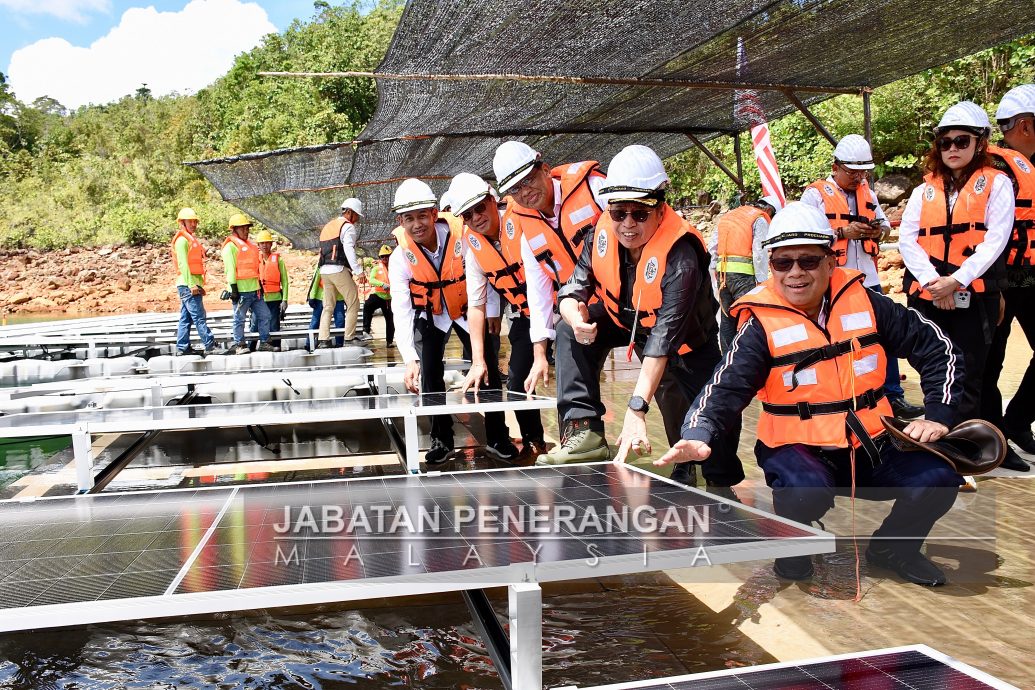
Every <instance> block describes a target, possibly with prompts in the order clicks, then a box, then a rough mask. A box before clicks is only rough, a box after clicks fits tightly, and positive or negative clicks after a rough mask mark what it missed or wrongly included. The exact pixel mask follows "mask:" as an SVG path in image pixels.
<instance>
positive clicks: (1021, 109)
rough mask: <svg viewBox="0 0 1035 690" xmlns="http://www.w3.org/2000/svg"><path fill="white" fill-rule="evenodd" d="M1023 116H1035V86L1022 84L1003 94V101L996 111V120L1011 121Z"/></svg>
mask: <svg viewBox="0 0 1035 690" xmlns="http://www.w3.org/2000/svg"><path fill="white" fill-rule="evenodd" d="M1023 114H1028V115H1032V114H1035V84H1021V85H1020V86H1015V87H1013V88H1012V89H1010V90H1009V91H1007V92H1006V93H1005V94H1003V100H1001V101H999V107H998V108H996V111H995V119H996V120H1000V121H1003V120H1009V119H1010V118H1012V117H1017V116H1018V115H1023Z"/></svg>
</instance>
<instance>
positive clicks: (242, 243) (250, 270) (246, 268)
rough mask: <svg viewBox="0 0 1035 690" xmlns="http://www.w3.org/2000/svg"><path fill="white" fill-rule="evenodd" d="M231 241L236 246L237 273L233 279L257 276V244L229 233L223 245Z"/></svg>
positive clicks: (246, 278)
mask: <svg viewBox="0 0 1035 690" xmlns="http://www.w3.org/2000/svg"><path fill="white" fill-rule="evenodd" d="M231 242H232V243H233V244H234V245H235V246H236V247H237V258H236V261H237V274H236V275H235V276H234V281H235V282H236V281H238V280H248V279H249V278H258V277H259V245H257V244H255V243H254V242H252V241H251V240H242V239H241V238H240V237H238V236H237V235H230V237H227V238H226V240H224V241H223V247H225V246H226V245H228V244H230V243H231Z"/></svg>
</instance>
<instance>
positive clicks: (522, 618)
mask: <svg viewBox="0 0 1035 690" xmlns="http://www.w3.org/2000/svg"><path fill="white" fill-rule="evenodd" d="M508 599H509V602H510V677H511V679H512V681H513V684H514V687H513V690H542V688H543V590H542V588H541V587H540V586H539V585H538V584H536V583H535V582H522V583H519V584H515V585H510V587H509V595H508Z"/></svg>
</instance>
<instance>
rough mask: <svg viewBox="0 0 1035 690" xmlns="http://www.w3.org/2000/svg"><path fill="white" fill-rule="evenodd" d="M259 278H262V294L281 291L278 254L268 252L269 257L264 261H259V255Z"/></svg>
mask: <svg viewBox="0 0 1035 690" xmlns="http://www.w3.org/2000/svg"><path fill="white" fill-rule="evenodd" d="M259 278H260V279H261V280H262V292H263V293H264V294H267V295H272V294H273V293H275V292H280V291H281V286H280V254H278V253H277V252H270V255H269V257H268V258H267V259H266V260H265V261H261V257H260V266H259Z"/></svg>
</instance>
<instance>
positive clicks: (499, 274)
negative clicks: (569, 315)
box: [467, 228, 529, 316]
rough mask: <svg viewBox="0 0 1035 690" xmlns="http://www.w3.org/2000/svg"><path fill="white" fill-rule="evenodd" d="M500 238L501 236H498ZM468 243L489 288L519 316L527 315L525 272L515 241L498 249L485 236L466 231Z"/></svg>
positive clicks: (469, 230) (502, 244)
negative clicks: (499, 295)
mask: <svg viewBox="0 0 1035 690" xmlns="http://www.w3.org/2000/svg"><path fill="white" fill-rule="evenodd" d="M501 237H502V235H501ZM467 244H468V246H470V247H471V253H472V254H473V255H474V259H475V261H477V262H478V266H479V267H481V269H482V272H483V273H485V277H486V278H487V279H488V281H489V282H490V283H491V284H492V286H493V287H494V288H495V289H496V290H497V291H498V292H499V293H500V294H501V295H503V297H504V298H506V300H507V301H508V302H510V303H511V304H513V305H514V306H515V307H516V308H517V309H518V311H520V312H521V315H522V316H528V314H529V312H528V289H527V281H526V280H525V271H524V269H523V268H522V267H521V251H520V246H519V245H518V243H517V242H514V241H510V242H507V243H506V244H504V243H502V242H501V243H500V248H499V249H496V245H495V244H493V242H492V240H490V239H488V238H487V237H485V236H484V235H482V234H480V233H478V232H475V231H474V230H471V229H470V228H467Z"/></svg>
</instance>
